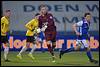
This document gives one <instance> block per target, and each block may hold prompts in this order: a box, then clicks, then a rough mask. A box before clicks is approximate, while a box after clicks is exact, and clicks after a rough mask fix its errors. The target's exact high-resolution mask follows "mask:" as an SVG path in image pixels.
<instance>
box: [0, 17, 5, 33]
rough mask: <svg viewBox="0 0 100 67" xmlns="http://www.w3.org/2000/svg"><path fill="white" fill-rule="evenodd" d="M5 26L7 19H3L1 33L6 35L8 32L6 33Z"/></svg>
mask: <svg viewBox="0 0 100 67" xmlns="http://www.w3.org/2000/svg"><path fill="white" fill-rule="evenodd" d="M5 25H6V23H5V19H4V18H1V32H3V33H6V31H5Z"/></svg>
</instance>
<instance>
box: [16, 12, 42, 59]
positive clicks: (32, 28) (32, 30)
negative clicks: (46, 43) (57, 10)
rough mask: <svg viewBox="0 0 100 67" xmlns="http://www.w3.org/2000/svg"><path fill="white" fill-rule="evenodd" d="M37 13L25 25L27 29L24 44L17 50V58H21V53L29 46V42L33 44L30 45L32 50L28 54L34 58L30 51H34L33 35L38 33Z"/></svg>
mask: <svg viewBox="0 0 100 67" xmlns="http://www.w3.org/2000/svg"><path fill="white" fill-rule="evenodd" d="M38 16H39V15H38V14H37V15H36V17H35V18H34V19H32V20H31V21H29V22H28V23H27V24H26V25H25V27H26V28H27V29H28V30H27V32H26V37H27V39H26V45H25V46H24V47H23V48H22V50H21V51H20V52H19V54H18V55H17V57H18V58H19V59H22V56H21V54H22V53H23V52H24V51H26V50H27V48H29V46H30V44H33V46H32V50H31V51H30V52H29V54H28V56H29V57H31V58H32V59H33V60H34V59H35V58H34V57H33V55H32V53H33V52H34V50H35V49H36V38H35V36H36V35H37V34H38V33H40V29H39V28H38Z"/></svg>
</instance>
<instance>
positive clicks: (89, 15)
mask: <svg viewBox="0 0 100 67" xmlns="http://www.w3.org/2000/svg"><path fill="white" fill-rule="evenodd" d="M84 17H85V19H86V20H87V21H90V20H91V14H90V13H85V14H84Z"/></svg>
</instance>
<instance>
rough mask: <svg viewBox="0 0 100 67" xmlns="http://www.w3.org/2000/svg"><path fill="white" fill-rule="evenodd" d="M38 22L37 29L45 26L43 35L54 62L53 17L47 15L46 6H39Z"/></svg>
mask: <svg viewBox="0 0 100 67" xmlns="http://www.w3.org/2000/svg"><path fill="white" fill-rule="evenodd" d="M38 20H39V28H42V26H44V25H47V28H46V29H45V30H44V35H45V39H46V42H47V47H48V50H49V52H50V54H51V55H52V58H53V61H52V62H55V56H54V48H55V47H56V26H55V24H54V19H53V15H52V14H51V13H48V8H47V6H46V5H40V16H39V19H38ZM51 44H52V46H51Z"/></svg>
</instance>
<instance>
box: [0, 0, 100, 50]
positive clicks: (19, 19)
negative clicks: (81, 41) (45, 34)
mask: <svg viewBox="0 0 100 67" xmlns="http://www.w3.org/2000/svg"><path fill="white" fill-rule="evenodd" d="M41 4H47V6H48V8H49V11H50V12H51V13H52V14H53V16H54V20H55V24H56V26H57V46H56V49H59V48H62V49H65V48H70V47H75V45H76V44H75V41H76V40H75V39H76V36H75V33H74V32H73V30H72V27H71V26H72V24H73V23H76V22H77V21H79V20H81V19H82V16H83V14H84V13H85V12H90V13H91V14H92V16H93V17H92V20H91V26H90V34H91V37H90V41H89V42H90V44H91V45H90V46H91V48H92V49H93V50H96V51H98V49H99V2H98V1H89V2H87V1H42V2H41V1H2V14H3V12H4V11H5V10H6V9H10V10H11V11H12V15H11V18H10V22H11V23H10V30H11V31H12V35H13V36H9V42H10V50H12V51H13V50H15V51H17V50H20V49H21V48H22V46H23V44H25V33H26V28H25V27H24V25H25V24H26V23H27V22H28V21H29V20H31V19H32V18H33V17H34V15H35V14H36V13H37V12H38V8H39V6H40V5H41ZM2 48H4V46H2ZM43 49H47V47H46V43H45V40H44V44H43ZM1 50H2V49H1ZM37 50H42V48H41V45H40V44H39V46H37Z"/></svg>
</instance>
